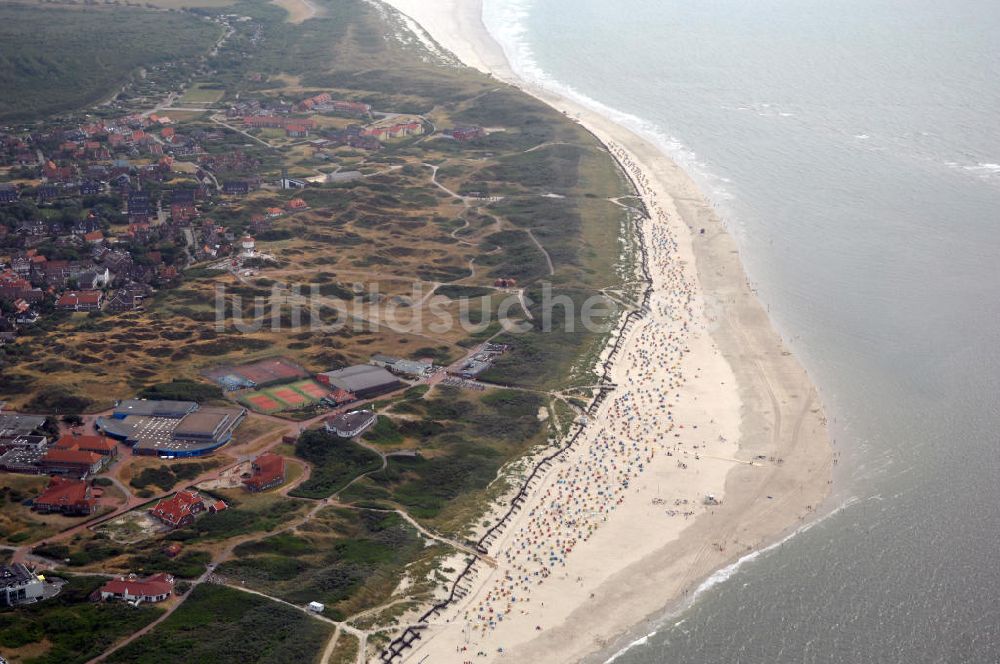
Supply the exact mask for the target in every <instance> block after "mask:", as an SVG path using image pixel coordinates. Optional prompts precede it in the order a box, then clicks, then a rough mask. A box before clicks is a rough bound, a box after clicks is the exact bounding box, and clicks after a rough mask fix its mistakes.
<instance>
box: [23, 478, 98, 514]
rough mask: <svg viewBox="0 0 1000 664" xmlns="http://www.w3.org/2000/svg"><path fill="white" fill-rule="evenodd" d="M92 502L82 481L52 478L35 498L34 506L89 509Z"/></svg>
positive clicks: (85, 484)
mask: <svg viewBox="0 0 1000 664" xmlns="http://www.w3.org/2000/svg"><path fill="white" fill-rule="evenodd" d="M93 503H94V501H93V499H92V498H91V497H90V492H89V487H88V486H87V483H86V482H84V481H83V480H67V479H64V478H62V477H53V478H51V479H50V480H49V485H48V486H47V487H46V488H45V491H43V492H42V493H41V495H39V496H38V497H37V498H35V505H37V506H40V505H45V506H57V507H68V506H73V507H81V508H87V509H89V508H90V506H91V505H93Z"/></svg>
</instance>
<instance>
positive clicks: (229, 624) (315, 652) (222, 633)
mask: <svg viewBox="0 0 1000 664" xmlns="http://www.w3.org/2000/svg"><path fill="white" fill-rule="evenodd" d="M332 632H333V626H332V625H329V624H326V623H322V622H319V621H317V620H315V619H313V618H310V617H309V616H307V615H306V614H304V613H302V612H301V611H297V610H296V609H293V608H291V607H288V606H284V605H282V604H279V603H277V602H273V601H271V600H269V599H266V598H263V597H260V596H257V595H251V594H249V593H244V592H240V591H239V590H233V589H232V588H225V587H221V586H211V585H206V584H202V585H200V586H198V587H196V588H195V589H194V590H192V591H191V596H190V597H189V598H188V599H187V600H186V601H185V602H184V604H183V605H182V606H181V607H180V608H179V609H177V611H175V612H174V613H173V614H172V615H171V616H170V617H169V618H167V619H166V620H165V621H163V623H161V624H160V625H158V626H157V627H156V628H155V629H154V630H153V631H152V632H150V633H149V634H147V635H146V636H143V637H142V638H140V639H139V640H137V641H135V642H134V643H131V644H129V645H128V646H126V647H125V648H122V649H121V650H119V651H118V652H116V653H114V654H113V655H111V656H110V657H109V658H108V659H107V661H108V662H114V663H117V664H168V663H172V662H220V663H225V662H233V663H235V662H254V663H257V664H284V663H285V662H303V663H308V662H315V661H316V660H317V658H318V656H319V654H320V653H321V652H322V650H323V645H324V644H325V642H326V641H327V640H328V639H329V638H330V636H331V634H332Z"/></svg>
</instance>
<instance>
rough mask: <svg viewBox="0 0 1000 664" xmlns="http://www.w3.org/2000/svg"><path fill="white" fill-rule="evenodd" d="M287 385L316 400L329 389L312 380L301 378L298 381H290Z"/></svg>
mask: <svg viewBox="0 0 1000 664" xmlns="http://www.w3.org/2000/svg"><path fill="white" fill-rule="evenodd" d="M289 387H291V388H292V389H295V390H298V391H299V392H301V393H302V394H304V395H306V396H307V397H312V398H313V399H315V400H317V401H319V400H320V399H322V398H323V397H325V396H326V395H328V394H330V390H328V389H326V388H325V387H323V386H322V385H320V384H318V383H317V382H316V381H314V380H302V381H299V382H298V383H292V384H291V385H289Z"/></svg>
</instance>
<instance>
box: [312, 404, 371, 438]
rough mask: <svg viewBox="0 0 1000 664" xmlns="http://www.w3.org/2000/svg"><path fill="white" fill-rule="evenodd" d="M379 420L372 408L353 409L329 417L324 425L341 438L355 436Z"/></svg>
mask: <svg viewBox="0 0 1000 664" xmlns="http://www.w3.org/2000/svg"><path fill="white" fill-rule="evenodd" d="M377 420H378V415H376V414H375V412H374V411H371V410H352V411H351V412H349V413H341V414H340V415H337V416H336V417H332V418H330V419H328V420H327V421H326V422H325V424H324V425H323V426H324V427H325V428H326V430H327V431H328V432H330V433H332V434H334V435H335V436H338V437H340V438H354V437H355V436H360V435H361V434H363V433H364V432H365V431H367V430H368V429H369V428H371V426H372V425H373V424H375V422H376V421H377Z"/></svg>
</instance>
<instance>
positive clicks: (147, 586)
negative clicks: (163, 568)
mask: <svg viewBox="0 0 1000 664" xmlns="http://www.w3.org/2000/svg"><path fill="white" fill-rule="evenodd" d="M173 589H174V577H172V576H170V575H169V574H164V573H162V572H161V573H160V574H154V575H152V576H149V577H146V578H145V579H136V578H126V577H119V578H117V579H112V580H111V581H108V582H107V583H105V584H104V585H103V586H101V592H102V593H112V594H115V595H131V596H132V597H157V596H159V595H169V594H170V592H171V591H172V590H173Z"/></svg>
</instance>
